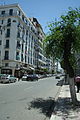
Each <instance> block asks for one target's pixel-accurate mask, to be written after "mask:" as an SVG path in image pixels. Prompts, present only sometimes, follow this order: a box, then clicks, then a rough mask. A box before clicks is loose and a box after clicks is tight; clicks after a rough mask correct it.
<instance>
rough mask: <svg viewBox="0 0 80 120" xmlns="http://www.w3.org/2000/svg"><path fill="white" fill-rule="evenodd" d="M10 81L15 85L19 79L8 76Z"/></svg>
mask: <svg viewBox="0 0 80 120" xmlns="http://www.w3.org/2000/svg"><path fill="white" fill-rule="evenodd" d="M8 79H9V82H10V83H14V82H16V81H17V78H16V77H14V76H13V75H8Z"/></svg>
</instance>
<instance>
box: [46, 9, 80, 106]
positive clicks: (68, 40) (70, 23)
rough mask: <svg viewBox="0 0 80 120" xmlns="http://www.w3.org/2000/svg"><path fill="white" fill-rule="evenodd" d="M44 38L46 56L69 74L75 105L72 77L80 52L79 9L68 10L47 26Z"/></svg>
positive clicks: (73, 98)
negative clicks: (53, 59) (57, 61)
mask: <svg viewBox="0 0 80 120" xmlns="http://www.w3.org/2000/svg"><path fill="white" fill-rule="evenodd" d="M49 30H50V32H49V34H48V35H47V36H46V39H45V41H46V49H45V50H46V54H47V55H49V56H53V57H54V58H55V59H59V61H60V63H61V66H62V68H63V69H64V70H65V71H66V73H67V74H69V85H70V93H71V98H72V102H73V104H74V105H76V104H77V98H76V91H75V84H74V75H75V72H74V70H75V67H76V57H75V55H76V54H78V53H79V52H80V8H76V9H72V8H69V10H68V12H67V13H66V14H65V15H62V16H61V17H60V19H59V20H58V21H57V20H55V21H53V22H51V23H50V24H49Z"/></svg>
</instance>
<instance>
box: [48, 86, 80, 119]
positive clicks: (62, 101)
mask: <svg viewBox="0 0 80 120" xmlns="http://www.w3.org/2000/svg"><path fill="white" fill-rule="evenodd" d="M76 94H77V99H78V101H80V93H76ZM56 102H57V103H56V106H55V108H54V111H53V113H52V115H51V118H50V120H80V106H78V107H75V108H74V107H73V105H72V103H71V97H70V91H69V85H63V86H62V88H61V91H60V94H59V97H58V99H57V101H56Z"/></svg>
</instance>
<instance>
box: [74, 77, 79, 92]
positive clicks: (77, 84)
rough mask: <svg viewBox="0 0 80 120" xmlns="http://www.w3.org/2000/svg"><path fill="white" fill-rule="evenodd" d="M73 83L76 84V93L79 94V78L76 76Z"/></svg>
mask: <svg viewBox="0 0 80 120" xmlns="http://www.w3.org/2000/svg"><path fill="white" fill-rule="evenodd" d="M75 82H76V86H77V93H79V89H80V76H77V77H76V78H75Z"/></svg>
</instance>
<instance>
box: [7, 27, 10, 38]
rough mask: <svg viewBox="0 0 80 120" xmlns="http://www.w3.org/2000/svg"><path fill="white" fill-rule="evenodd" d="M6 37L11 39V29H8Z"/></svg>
mask: <svg viewBox="0 0 80 120" xmlns="http://www.w3.org/2000/svg"><path fill="white" fill-rule="evenodd" d="M6 37H10V29H7V34H6Z"/></svg>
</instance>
